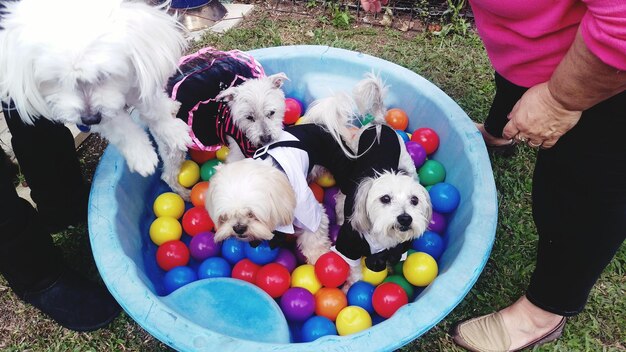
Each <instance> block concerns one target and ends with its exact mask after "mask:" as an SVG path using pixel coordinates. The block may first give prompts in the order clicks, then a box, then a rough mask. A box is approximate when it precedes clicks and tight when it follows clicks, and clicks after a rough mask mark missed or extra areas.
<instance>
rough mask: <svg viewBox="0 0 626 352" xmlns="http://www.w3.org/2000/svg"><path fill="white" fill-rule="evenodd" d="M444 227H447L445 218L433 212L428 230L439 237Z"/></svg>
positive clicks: (444, 229)
mask: <svg viewBox="0 0 626 352" xmlns="http://www.w3.org/2000/svg"><path fill="white" fill-rule="evenodd" d="M446 227H448V222H447V221H446V217H445V216H443V214H440V213H438V212H436V211H433V215H432V217H431V218H430V223H429V224H428V229H429V230H431V231H433V232H436V233H438V234H440V235H443V233H444V232H445V231H446Z"/></svg>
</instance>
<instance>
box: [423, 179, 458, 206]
mask: <svg viewBox="0 0 626 352" xmlns="http://www.w3.org/2000/svg"><path fill="white" fill-rule="evenodd" d="M428 194H429V195H430V201H431V203H432V205H433V210H435V211H437V212H439V213H443V214H448V213H451V212H453V211H454V210H456V208H457V207H458V206H459V203H460V201H461V194H460V193H459V190H458V189H456V187H454V186H453V185H451V184H449V183H447V182H440V183H437V184H435V185H433V186H432V188H431V189H430V190H429V191H428Z"/></svg>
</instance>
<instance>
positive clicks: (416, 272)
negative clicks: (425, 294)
mask: <svg viewBox="0 0 626 352" xmlns="http://www.w3.org/2000/svg"><path fill="white" fill-rule="evenodd" d="M438 271H439V269H438V267H437V262H436V261H435V259H434V258H433V257H431V256H430V254H427V253H424V252H417V253H413V254H411V255H409V256H408V258H406V260H405V261H404V265H403V266H402V273H403V274H404V277H405V278H406V279H407V280H408V281H409V282H410V283H411V284H412V285H413V286H419V287H424V286H428V285H429V284H430V283H431V282H433V280H434V279H435V278H436V277H437V273H438Z"/></svg>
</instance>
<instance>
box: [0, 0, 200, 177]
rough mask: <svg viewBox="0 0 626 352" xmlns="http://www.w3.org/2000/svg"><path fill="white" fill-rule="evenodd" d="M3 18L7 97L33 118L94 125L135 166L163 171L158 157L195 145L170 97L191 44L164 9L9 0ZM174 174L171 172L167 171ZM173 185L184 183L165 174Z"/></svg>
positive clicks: (106, 1)
mask: <svg viewBox="0 0 626 352" xmlns="http://www.w3.org/2000/svg"><path fill="white" fill-rule="evenodd" d="M3 5H4V6H5V7H6V8H5V9H4V10H3V11H2V12H3V13H2V16H1V17H2V19H1V20H0V27H2V29H1V30H0V99H5V100H8V99H12V100H13V102H14V103H15V107H16V109H17V112H18V113H19V115H20V117H21V118H22V119H23V120H24V121H25V122H26V123H32V122H33V121H34V119H36V118H46V119H49V120H52V121H55V122H59V123H62V124H77V125H88V126H90V127H91V130H92V131H94V132H97V133H99V134H101V135H102V136H103V137H105V138H106V139H108V140H109V142H110V143H112V144H113V145H115V146H116V147H117V148H118V149H119V151H120V153H121V154H122V155H123V156H124V158H125V159H126V161H127V163H128V167H129V168H130V170H131V171H134V172H137V173H139V174H140V175H142V176H147V175H150V174H152V173H154V171H155V169H156V167H157V164H158V161H159V160H158V156H157V153H156V151H155V150H154V147H153V145H152V143H151V141H150V138H149V135H148V133H147V132H146V131H145V129H144V127H143V126H141V125H140V124H139V123H138V122H139V121H135V119H133V118H132V117H131V116H130V114H129V107H134V108H135V110H136V112H137V113H138V114H137V116H138V118H139V119H140V120H141V122H142V123H143V124H145V125H146V126H147V128H148V130H149V131H150V132H151V134H152V136H153V137H154V139H155V141H156V143H157V146H158V149H159V154H160V155H170V154H172V153H173V152H175V151H186V150H187V145H188V144H190V143H191V138H190V136H189V128H188V126H187V125H186V124H185V123H184V122H183V121H181V120H180V119H176V118H174V117H173V116H174V115H175V114H176V112H177V111H178V106H179V104H178V103H177V102H175V101H173V100H171V99H170V98H169V97H168V95H167V94H166V93H165V90H164V87H165V83H166V82H167V79H168V78H169V77H170V76H171V75H172V74H173V73H174V72H176V68H177V64H178V59H179V58H180V56H181V55H182V53H183V51H184V49H185V47H186V41H185V38H184V35H183V28H182V27H181V26H180V24H179V23H178V22H177V21H176V19H175V18H173V17H172V16H170V15H168V14H167V13H166V12H165V9H164V7H163V6H161V7H158V8H157V7H153V6H150V5H147V4H145V3H141V2H134V1H127V0H100V1H85V0H56V1H42V0H21V1H16V2H12V1H5V2H3ZM164 176H165V175H164ZM165 181H166V182H167V183H168V184H169V185H170V186H174V187H175V186H176V185H178V182H177V180H176V179H174V180H172V179H165Z"/></svg>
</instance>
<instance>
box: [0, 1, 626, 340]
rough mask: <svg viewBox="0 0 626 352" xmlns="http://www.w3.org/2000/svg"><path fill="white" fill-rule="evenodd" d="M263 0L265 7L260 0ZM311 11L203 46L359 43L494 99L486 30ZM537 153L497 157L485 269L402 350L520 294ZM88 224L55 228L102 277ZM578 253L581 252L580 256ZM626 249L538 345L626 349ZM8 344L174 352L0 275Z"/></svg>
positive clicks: (71, 253) (136, 330)
mask: <svg viewBox="0 0 626 352" xmlns="http://www.w3.org/2000/svg"><path fill="white" fill-rule="evenodd" d="M257 7H262V5H260V6H257ZM310 10H312V13H313V15H311V16H299V15H294V14H292V15H285V14H284V13H282V14H280V15H277V14H276V13H272V12H266V11H256V12H255V13H254V14H253V15H252V16H250V17H249V18H246V20H245V21H244V24H243V25H242V26H241V27H239V28H237V29H234V30H231V31H229V32H228V33H226V34H225V35H222V36H216V35H209V36H207V37H205V38H204V39H203V40H202V42H200V43H197V44H196V47H202V46H215V47H218V48H220V49H224V50H226V49H233V48H236V49H240V50H249V49H255V48H261V47H268V46H278V45H292V44H316V45H317V44H319V45H330V46H334V47H339V48H344V49H350V50H356V51H361V52H364V53H367V54H371V55H374V56H377V57H380V58H383V59H386V60H388V61H391V62H395V63H397V64H399V65H402V66H404V67H407V68H408V69H410V70H413V71H415V72H417V73H418V74H420V75H422V76H424V77H425V78H426V79H428V80H430V81H431V82H433V83H434V84H436V85H437V86H439V87H440V88H441V89H442V90H443V91H445V92H446V93H447V94H448V95H450V96H451V97H452V98H453V99H454V100H455V101H456V102H457V103H458V104H459V105H460V106H461V107H462V108H463V109H464V110H465V111H466V112H467V113H468V115H469V116H470V117H471V118H473V119H474V120H476V121H480V120H482V119H483V118H484V116H485V115H486V113H487V111H488V109H489V104H490V101H491V99H492V97H493V93H494V86H493V83H492V69H491V67H490V65H489V61H488V59H487V57H486V55H485V52H484V49H483V47H482V44H481V42H480V40H479V38H478V37H477V36H476V35H475V33H474V32H473V31H469V32H468V33H467V34H466V35H456V34H454V33H448V34H447V35H446V36H438V35H435V34H433V33H429V32H417V31H409V32H401V31H398V30H394V29H385V28H382V27H377V26H369V25H358V26H355V25H354V24H352V25H351V26H348V28H345V29H338V28H336V27H334V26H333V25H332V13H326V12H320V11H319V9H317V10H318V11H315V10H316V9H315V8H314V9H310ZM534 156H535V155H534V152H533V151H532V150H530V149H528V148H521V149H519V150H518V153H517V154H516V155H515V156H514V157H512V158H501V157H497V156H494V157H493V158H492V166H493V170H494V176H495V181H496V185H497V188H498V192H499V196H498V199H499V224H498V227H497V231H496V241H495V244H494V248H493V251H492V255H491V258H490V259H489V261H488V263H487V265H486V267H485V270H484V271H483V273H482V275H481V276H480V278H479V279H478V282H477V283H476V285H475V286H474V287H473V289H472V290H471V291H470V292H469V294H468V295H467V296H466V297H465V299H464V300H463V301H462V302H461V303H460V304H459V305H458V306H457V307H456V308H455V309H454V310H453V311H452V312H451V314H450V315H449V316H448V317H446V318H445V319H444V320H442V321H441V322H440V323H439V324H437V325H436V326H435V327H434V328H433V329H431V330H430V331H429V332H428V333H426V334H424V335H423V336H422V337H420V338H419V339H418V340H416V341H414V342H412V343H410V344H409V345H407V346H405V347H404V348H403V349H402V351H459V350H460V349H458V348H456V347H455V345H454V344H453V343H452V341H451V340H450V338H449V337H448V336H447V334H446V332H447V330H448V329H449V328H450V326H451V324H452V323H454V322H455V321H457V320H459V319H463V318H467V317H470V316H476V315H479V314H484V313H488V312H491V311H493V310H497V309H499V308H502V307H504V306H506V305H508V304H510V303H511V302H512V301H514V300H515V299H517V298H518V297H519V296H520V295H521V294H523V292H524V289H525V287H526V284H527V283H528V281H529V278H530V274H531V273H532V270H533V266H534V257H535V244H536V241H537V237H536V234H535V229H534V225H533V223H532V219H531V208H530V190H531V175H532V170H533V165H534ZM86 232H87V231H86V229H85V228H76V229H73V230H70V231H66V232H64V233H60V234H57V235H55V239H56V240H57V243H59V244H60V245H62V246H63V247H64V250H65V253H66V256H67V258H68V260H69V261H70V262H71V263H72V264H74V265H76V266H78V267H80V268H82V269H81V270H83V271H84V272H86V273H88V274H90V275H91V276H93V277H97V274H96V269H95V266H94V264H93V260H92V259H91V257H90V256H89V255H88V254H87V253H89V251H90V249H89V242H88V235H87V234H86ZM581 260H584V259H583V258H581ZM625 272H626V248H624V246H622V248H621V250H620V251H619V252H618V253H617V255H616V257H615V259H614V260H613V261H612V262H611V264H610V265H609V267H608V268H607V269H606V270H605V272H604V274H603V275H602V277H601V279H600V280H599V281H598V283H597V285H596V287H595V288H594V289H593V291H592V292H591V296H590V299H589V304H588V305H587V308H586V309H585V311H584V312H583V313H581V314H580V315H578V316H577V317H575V318H573V319H571V320H570V322H569V323H568V326H567V328H566V331H565V334H564V336H563V338H561V339H560V340H559V341H557V342H556V343H552V344H548V345H547V346H543V347H540V348H537V349H536V350H537V351H624V350H626V346H625V345H624V343H623V341H625V340H626V300H625V299H624V295H625V291H626V275H625ZM0 317H2V320H3V321H2V324H1V325H0V350H2V351H24V350H33V351H43V350H46V351H102V350H107V351H108V350H115V351H127V350H129V351H167V350H169V348H168V347H167V346H165V345H164V344H162V343H161V342H159V341H157V340H155V339H154V338H152V337H151V336H150V335H149V334H147V333H146V332H145V331H144V330H143V329H141V327H139V326H138V325H137V324H136V323H134V322H133V321H132V320H131V319H130V318H129V317H128V316H127V315H125V314H122V315H121V316H120V317H119V318H117V319H116V320H115V321H114V322H113V323H112V324H111V325H110V326H109V327H107V328H105V329H101V330H99V331H96V332H92V333H75V332H71V331H68V330H65V329H62V328H60V327H58V326H57V325H55V324H54V323H53V322H51V321H50V320H49V319H47V318H46V317H44V316H42V315H41V314H40V313H39V312H38V311H36V310H35V309H33V308H32V307H29V306H25V305H23V304H22V303H21V302H20V301H19V300H18V299H17V298H16V297H15V296H14V295H13V294H12V293H11V292H10V290H9V289H8V288H7V287H6V283H5V282H4V281H2V280H0Z"/></svg>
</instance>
